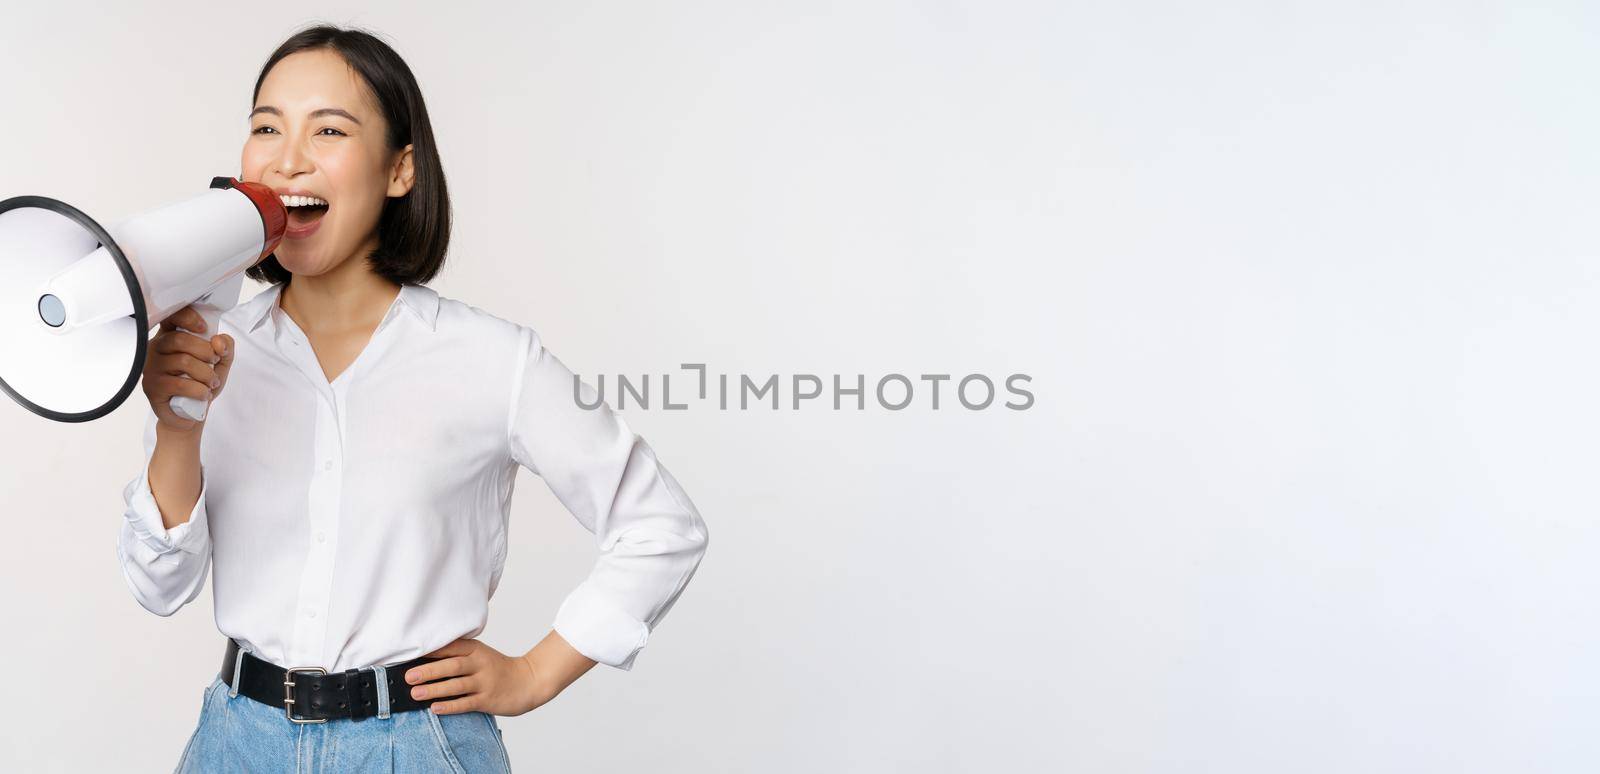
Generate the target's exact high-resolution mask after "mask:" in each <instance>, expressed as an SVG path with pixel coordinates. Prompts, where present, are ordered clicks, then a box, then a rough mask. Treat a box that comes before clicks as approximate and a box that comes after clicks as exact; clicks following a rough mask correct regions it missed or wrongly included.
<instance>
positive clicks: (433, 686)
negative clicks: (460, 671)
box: [411, 677, 478, 699]
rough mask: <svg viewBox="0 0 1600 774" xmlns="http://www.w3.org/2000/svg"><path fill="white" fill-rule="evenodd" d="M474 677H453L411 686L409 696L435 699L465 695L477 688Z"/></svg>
mask: <svg viewBox="0 0 1600 774" xmlns="http://www.w3.org/2000/svg"><path fill="white" fill-rule="evenodd" d="M477 686H478V679H477V678H476V677H453V678H451V679H449V680H445V681H443V682H438V683H426V684H424V685H417V686H412V688H411V698H413V699H437V698H443V697H446V696H465V695H467V694H469V693H474V692H476V691H477V690H478V688H477Z"/></svg>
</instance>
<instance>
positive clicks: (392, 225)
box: [117, 26, 707, 772]
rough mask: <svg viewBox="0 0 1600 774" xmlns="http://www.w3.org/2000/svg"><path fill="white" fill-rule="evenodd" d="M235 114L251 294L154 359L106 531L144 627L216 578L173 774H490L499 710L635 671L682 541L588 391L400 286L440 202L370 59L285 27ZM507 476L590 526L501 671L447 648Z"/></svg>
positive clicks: (482, 618) (480, 317)
mask: <svg viewBox="0 0 1600 774" xmlns="http://www.w3.org/2000/svg"><path fill="white" fill-rule="evenodd" d="M253 99H254V102H253V108H252V112H251V115H250V134H249V137H248V139H247V140H246V142H245V145H244V152H243V156H242V174H241V175H240V178H241V179H243V180H248V181H255V182H260V183H263V184H265V185H267V186H269V187H271V188H273V189H274V190H275V191H276V192H278V193H279V194H280V196H282V197H283V198H284V201H285V203H286V205H288V206H289V208H290V209H289V227H288V232H287V234H286V236H285V239H284V241H283V242H282V244H281V245H280V246H279V247H278V248H277V250H276V252H275V253H274V255H273V256H271V257H269V258H267V259H266V260H264V261H263V262H262V263H261V264H259V265H258V266H256V267H253V268H252V269H250V270H249V275H250V276H251V277H252V278H255V279H258V280H263V281H266V282H270V283H272V284H271V286H270V287H269V288H268V289H267V290H266V291H263V292H262V293H260V294H258V295H257V296H255V297H254V298H253V299H251V300H250V301H247V302H245V303H243V304H241V305H240V306H238V307H235V308H234V309H231V310H229V311H228V312H226V313H224V314H223V315H222V317H221V320H220V322H219V324H218V326H217V327H218V330H216V331H208V330H204V326H205V322H204V320H203V319H201V318H200V316H199V315H198V314H196V313H195V312H194V310H193V309H192V308H186V309H184V310H182V311H181V312H179V313H178V314H175V315H173V316H172V318H170V319H169V320H167V321H165V322H164V323H163V324H162V326H161V330H160V332H159V333H158V334H157V335H156V337H155V338H154V339H153V341H152V348H151V351H152V354H151V357H150V358H149V364H148V365H147V367H146V369H145V372H144V382H143V383H144V391H145V394H146V395H147V396H148V398H149V400H150V404H151V415H150V417H149V422H148V424H147V426H146V429H145V439H144V440H145V454H146V458H147V465H146V467H145V469H144V470H142V471H141V472H140V474H139V476H138V477H137V478H135V479H134V480H133V481H132V482H130V483H129V484H128V486H127V488H126V489H125V491H124V497H125V500H126V502H127V509H126V518H125V519H124V521H123V524H122V528H121V532H120V535H119V540H118V551H117V553H118V559H119V561H120V562H121V566H122V570H123V575H124V577H125V578H126V580H127V582H128V586H129V588H130V589H131V590H132V592H133V594H134V596H135V597H136V598H137V599H138V601H139V603H140V604H141V605H143V606H144V607H145V608H147V609H149V610H150V611H152V612H154V613H156V614H157V615H162V616H166V615H171V614H172V613H173V612H174V611H176V610H177V609H178V608H180V607H182V606H183V605H185V604H187V603H188V602H190V601H192V600H193V599H194V598H195V597H196V596H197V595H198V594H199V592H200V589H201V587H202V586H203V585H204V583H205V576H206V570H207V569H208V567H214V571H213V596H214V600H215V605H216V621H217V627H218V629H219V630H220V631H221V632H222V633H223V634H224V635H226V636H227V637H228V638H229V639H228V641H227V647H226V649H225V653H224V659H223V663H222V665H221V669H220V670H219V672H218V675H217V677H216V678H215V679H213V680H212V681H211V683H210V685H209V686H207V687H206V690H205V693H204V699H203V704H202V711H201V714H200V721H199V724H198V726H197V728H196V729H195V731H194V734H193V735H192V737H191V738H190V740H189V743H188V746H187V748H186V749H185V750H184V752H183V756H182V759H181V760H180V761H179V765H178V770H179V771H207V772H209V771H223V770H229V771H232V770H235V769H238V768H247V769H248V770H250V771H300V770H306V769H309V770H312V771H341V772H348V771H418V772H435V771H455V772H480V771H485V772H496V771H507V770H509V768H510V762H509V760H508V758H507V756H506V752H505V747H504V745H503V744H502V742H501V739H500V731H499V726H498V723H497V721H496V720H495V717H496V716H498V715H520V714H523V713H525V712H528V711H529V710H532V709H534V708H536V707H538V706H540V705H542V704H544V703H545V702H548V701H550V700H551V699H552V698H554V697H555V696H556V695H557V694H558V693H560V692H561V691H562V690H563V689H564V688H566V687H567V686H568V685H570V684H571V683H572V682H573V681H574V680H576V679H577V678H578V677H580V676H581V675H583V674H584V672H585V671H587V670H588V669H589V668H590V667H592V666H594V665H595V664H596V663H604V664H607V665H610V666H613V667H617V668H620V669H630V668H632V665H633V661H634V657H635V656H636V655H637V653H638V652H639V650H640V648H642V647H643V646H644V644H645V642H646V639H647V638H648V636H649V633H650V630H651V629H652V628H653V627H654V626H655V625H656V624H657V623H658V622H659V621H660V620H661V617H662V616H664V615H665V614H666V613H667V611H668V610H669V609H670V608H671V607H672V605H673V603H674V602H675V601H676V600H677V598H678V596H679V594H680V593H681V592H682V591H683V588H684V586H685V585H686V584H687V583H688V582H689V579H690V578H691V577H692V576H693V574H694V572H695V569H696V568H697V567H698V565H699V563H700V559H701V557H702V556H703V555H704V552H705V549H706V541H707V533H706V527H705V524H704V522H703V521H702V520H701V518H700V515H699V513H698V512H697V511H696V509H695V507H694V505H693V504H692V503H691V502H690V500H689V498H688V496H687V495H685V494H684V492H683V490H682V488H681V487H679V485H678V483H677V481H676V480H674V479H673V478H672V476H671V475H670V474H669V473H668V472H667V470H666V469H665V468H664V467H662V466H661V464H660V463H659V462H658V461H657V459H656V457H655V455H654V453H653V452H652V450H651V448H650V447H649V445H648V444H646V443H645V442H644V441H643V440H642V439H640V438H639V437H638V436H636V435H634V434H633V433H632V432H631V431H630V430H629V429H628V427H627V425H626V424H625V423H624V422H623V420H622V419H620V418H619V417H617V416H616V415H614V414H613V413H612V412H611V410H610V408H609V407H607V406H604V405H601V407H600V408H599V409H597V410H585V409H583V408H582V407H581V406H582V405H593V404H594V400H595V397H596V396H595V394H594V391H593V389H591V388H590V387H588V385H581V390H580V387H579V384H578V382H577V381H576V380H575V378H574V376H573V374H572V372H571V371H570V370H568V369H567V368H566V366H564V365H563V364H562V363H561V361H560V360H558V359H557V358H556V357H555V356H554V355H552V354H551V353H550V352H549V351H547V350H546V349H545V348H544V346H543V342H542V340H541V338H540V336H539V334H538V333H537V332H535V331H534V330H532V329H531V328H528V327H525V326H522V325H519V324H516V323H513V322H508V321H506V320H503V319H500V318H498V317H495V316H493V315H490V314H488V313H487V312H484V311H482V310H479V309H477V308H475V307H472V306H469V305H467V304H464V303H461V302H459V301H455V300H452V299H449V298H443V297H440V296H439V295H438V294H437V293H435V292H434V291H432V290H431V289H429V288H427V287H426V286H425V285H424V284H422V283H425V282H427V281H428V280H430V279H431V278H432V277H433V276H434V275H435V274H436V273H437V272H438V270H439V267H440V265H441V264H442V262H443V257H444V253H445V246H446V242H447V241H448V238H449V231H450V210H449V200H448V195H447V193H446V188H445V179H444V174H443V169H442V167H441V165H440V162H439V155H438V151H437V149H436V148H435V146H434V141H433V132H432V129H431V127H430V126H429V122H428V114H427V110H426V108H425V107H424V104H423V100H422V95H421V92H420V90H419V89H418V87H417V84H416V80H415V79H414V78H413V77H412V74H411V71H410V69H409V68H408V67H407V66H406V64H405V63H404V62H403V61H402V60H401V59H400V57H399V56H398V55H397V54H396V53H395V52H394V51H393V50H392V49H390V48H389V47H388V46H387V45H385V44H384V43H383V42H381V41H379V40H378V39H376V38H374V37H372V36H371V35H368V34H366V33H363V32H359V31H353V30H343V29H339V28H335V27H326V26H322V27H315V28H311V29H307V30H305V31H302V32H300V33H298V34H296V35H294V36H293V37H291V38H290V39H289V40H288V41H286V42H285V43H284V44H283V45H282V46H281V47H279V48H278V50H277V51H275V52H274V53H273V54H272V56H271V57H270V58H269V59H268V60H267V62H266V64H265V66H263V68H262V70H261V74H260V77H259V78H258V79H257V81H256V87H255V94H254V98H253ZM179 327H182V328H186V329H188V330H192V331H198V332H199V333H200V334H201V335H194V334H191V333H187V332H184V331H179V330H177V328H179ZM235 370H237V371H238V373H233V372H234V371H235ZM235 380H237V381H235ZM225 390H226V391H227V392H228V397H227V399H222V398H221V396H222V393H223V392H224V391H225ZM174 395H186V396H190V397H194V398H201V399H206V400H210V401H212V403H211V406H210V410H209V412H208V414H207V418H206V419H205V420H204V421H203V422H198V423H197V422H192V421H190V420H186V419H184V418H183V417H180V416H178V415H175V414H173V413H172V411H171V409H170V408H169V407H168V405H167V404H168V401H169V400H170V399H171V398H172V396H174ZM580 401H581V403H580ZM519 465H520V466H522V467H526V468H528V469H529V470H532V471H534V472H535V473H536V474H538V475H539V476H540V477H542V478H543V479H544V481H545V482H546V484H548V485H549V486H550V488H551V490H552V491H553V492H554V493H555V495H556V496H557V498H558V499H559V500H560V501H561V502H562V503H563V504H564V505H565V506H566V507H567V508H568V509H569V510H570V511H571V512H572V514H573V515H574V516H575V517H576V518H577V519H578V520H579V521H580V522H582V523H583V525H584V526H585V527H586V528H588V529H589V530H590V531H592V532H594V533H595V535H596V536H597V539H598V542H599V558H598V559H597V561H596V563H595V567H594V571H593V572H592V573H591V574H590V575H589V577H588V578H587V579H585V580H584V581H583V582H582V583H581V584H579V585H578V586H577V587H576V589H574V590H573V591H572V592H571V593H570V594H569V595H568V596H567V597H566V599H565V601H564V602H563V603H562V605H561V607H560V609H559V611H558V612H557V614H556V617H555V620H554V623H553V626H552V631H551V632H550V633H549V634H548V635H547V636H546V637H545V638H544V639H543V640H542V641H540V642H539V643H538V644H537V645H535V646H534V647H533V648H532V649H531V650H529V651H528V652H526V653H524V654H521V655H507V654H502V653H500V652H499V651H497V650H495V649H494V648H491V647H489V646H488V645H486V644H484V643H482V642H479V641H478V640H475V639H472V638H473V637H475V636H476V635H477V634H478V633H479V632H481V631H482V630H483V628H484V625H485V623H486V620H487V609H488V608H487V604H488V600H489V598H490V597H491V596H492V595H493V594H494V591H495V587H496V585H497V584H498V582H499V579H500V574H501V569H502V568H503V566H504V561H505V556H506V545H507V543H506V534H507V526H508V525H507V518H506V517H507V514H508V512H509V508H510V503H511V495H512V489H513V484H514V482H515V478H516V472H517V467H518V466H519Z"/></svg>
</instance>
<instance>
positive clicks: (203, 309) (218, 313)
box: [168, 297, 223, 422]
mask: <svg viewBox="0 0 1600 774" xmlns="http://www.w3.org/2000/svg"><path fill="white" fill-rule="evenodd" d="M209 300H210V298H209V297H206V298H202V299H201V300H199V301H196V302H194V303H193V304H190V306H192V307H194V310H195V311H196V312H199V313H200V317H201V318H202V319H204V320H205V321H206V332H205V333H195V332H194V331H191V330H188V329H185V328H179V329H178V330H180V331H184V332H185V333H193V334H194V335H196V336H199V337H200V338H203V339H206V340H208V341H209V340H210V337H211V336H215V335H217V321H218V320H220V319H221V318H222V312H223V310H222V308H220V307H218V306H215V305H213V304H210V303H207V302H208V301H209ZM183 378H185V379H188V378H190V377H189V375H188V374H184V375H183ZM168 405H170V406H171V407H172V412H173V413H174V414H177V415H178V416H180V417H183V418H185V419H192V420H194V421H196V422H203V421H205V418H206V409H207V408H209V407H210V404H209V403H208V402H207V401H203V400H200V399H198V398H191V397H189V396H187V395H174V396H172V400H171V401H170V402H169V403H168Z"/></svg>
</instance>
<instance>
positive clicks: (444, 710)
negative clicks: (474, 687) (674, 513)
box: [428, 694, 478, 715]
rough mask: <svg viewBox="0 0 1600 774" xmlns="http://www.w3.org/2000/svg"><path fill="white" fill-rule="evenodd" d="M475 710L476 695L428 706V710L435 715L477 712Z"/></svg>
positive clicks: (476, 704) (476, 705)
mask: <svg viewBox="0 0 1600 774" xmlns="http://www.w3.org/2000/svg"><path fill="white" fill-rule="evenodd" d="M477 708H478V698H477V695H476V694H474V695H472V696H463V697H461V698H459V699H451V700H449V701H436V702H434V703H432V704H430V705H428V710H429V711H430V712H432V713H433V714H435V715H454V714H456V713H458V712H473V711H475V710H477Z"/></svg>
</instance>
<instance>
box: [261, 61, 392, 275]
mask: <svg viewBox="0 0 1600 774" xmlns="http://www.w3.org/2000/svg"><path fill="white" fill-rule="evenodd" d="M387 131H388V127H387V126H386V124H385V121H384V119H383V114H382V113H381V112H379V109H378V106H377V105H376V104H375V103H374V101H373V98H372V96H371V94H370V92H369V90H368V89H367V87H366V84H365V82H363V81H362V79H361V76H360V75H358V74H357V73H356V72H355V71H354V70H352V69H350V66H349V65H347V64H345V61H344V58H343V57H341V56H339V54H338V53H336V52H334V51H330V50H326V49H321V50H314V51H302V52H300V53H296V54H290V55H289V56H287V57H284V58H283V59H281V60H279V62H278V63H277V64H276V65H273V67H272V70H271V71H270V72H268V73H267V77H266V80H264V81H262V83H261V93H260V94H259V95H258V96H257V98H256V104H255V106H254V109H253V111H252V112H251V114H250V137H249V139H247V140H246V141H245V144H244V153H243V156H242V158H241V161H240V167H241V170H242V175H241V178H240V179H242V180H245V181H250V182H258V183H262V184H264V185H266V186H268V187H270V188H272V189H273V190H274V191H276V192H277V193H278V194H279V195H280V196H291V195H292V196H305V197H314V198H316V199H320V200H321V201H323V202H326V203H327V206H326V207H323V206H320V205H318V204H315V203H314V204H313V205H312V206H294V203H293V202H291V201H286V202H285V205H286V206H289V227H288V232H287V233H286V234H285V235H284V239H283V242H282V243H281V244H279V245H278V248H277V250H276V251H274V254H275V255H276V256H277V258H278V262H279V263H280V264H282V265H283V268H285V269H287V270H289V272H291V273H293V274H307V275H314V274H322V273H324V272H327V271H329V270H331V269H333V268H334V267H336V266H338V265H340V264H342V263H344V261H345V260H347V259H349V258H350V257H352V256H355V255H357V254H359V255H361V256H362V257H363V258H364V257H365V256H366V252H367V251H370V250H371V249H372V248H373V247H376V244H377V228H378V216H379V215H380V214H381V213H382V212H383V205H384V202H385V201H386V200H387V198H388V197H392V196H404V195H405V194H406V192H408V191H410V190H411V182H412V176H411V153H410V146H406V148H405V149H403V150H401V151H395V150H392V149H390V148H389V146H388V142H387V137H386V132H387Z"/></svg>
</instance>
